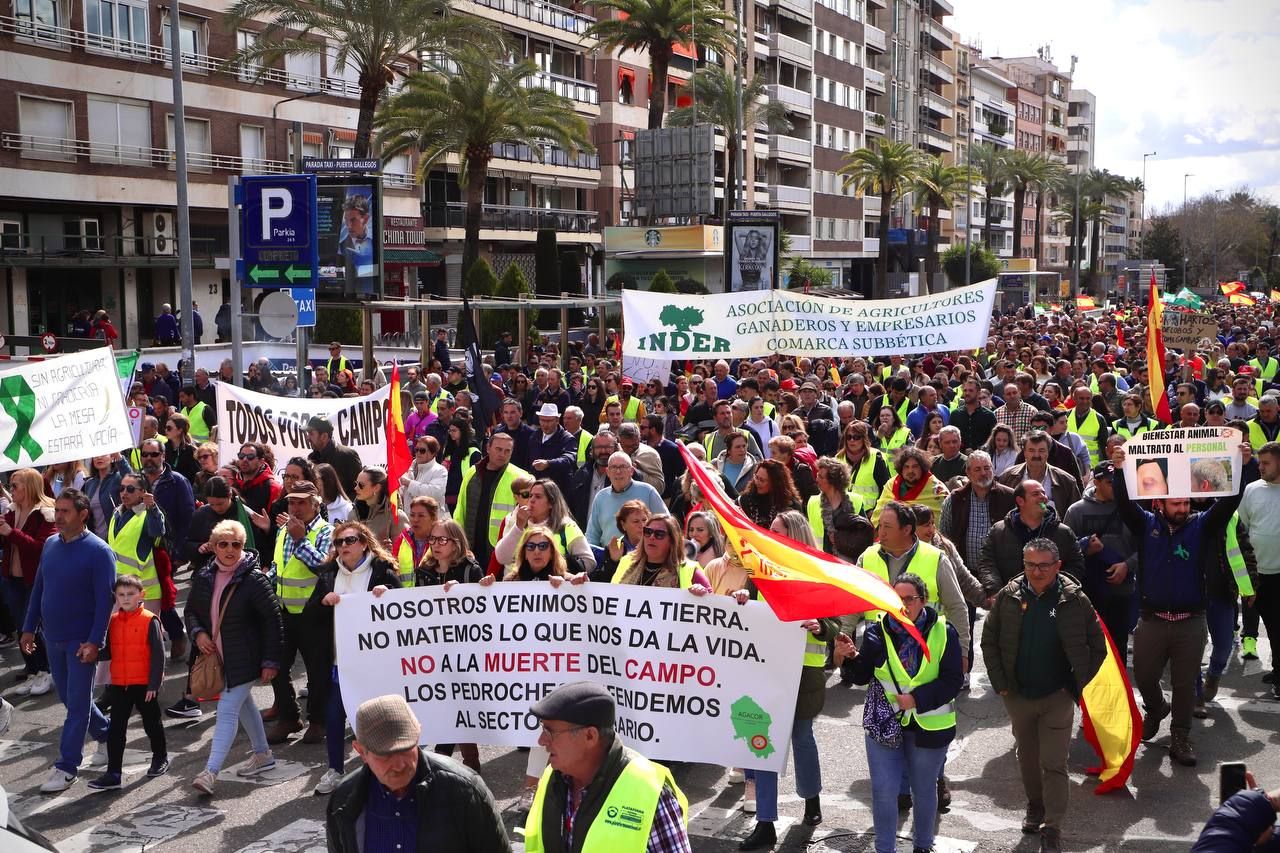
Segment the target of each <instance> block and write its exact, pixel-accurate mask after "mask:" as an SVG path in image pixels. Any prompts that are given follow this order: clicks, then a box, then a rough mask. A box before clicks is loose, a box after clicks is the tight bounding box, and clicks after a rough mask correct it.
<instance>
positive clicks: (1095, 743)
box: [1080, 618, 1142, 794]
mask: <svg viewBox="0 0 1280 853" xmlns="http://www.w3.org/2000/svg"><path fill="white" fill-rule="evenodd" d="M1098 627H1099V628H1100V629H1101V630H1102V635H1103V636H1104V637H1105V638H1106V640H1107V658H1106V660H1104V661H1103V662H1102V666H1101V667H1099V668H1098V671H1097V673H1095V674H1094V676H1093V678H1091V679H1090V680H1089V683H1088V684H1086V685H1085V686H1084V691H1083V692H1081V694H1080V711H1081V712H1082V713H1081V716H1082V718H1083V720H1084V739H1085V740H1086V741H1088V742H1089V745H1090V746H1092V747H1093V751H1094V752H1096V753H1097V754H1098V758H1099V759H1101V761H1102V766H1101V767H1092V768H1090V769H1089V771H1088V772H1089V775H1091V776H1097V777H1098V787H1096V788H1094V789H1093V792H1094V793H1095V794H1105V793H1107V792H1108V791H1114V790H1116V789H1118V788H1123V787H1124V784H1125V782H1127V781H1128V780H1129V774H1130V773H1132V772H1133V756H1134V753H1136V752H1137V751H1138V743H1139V742H1140V741H1141V740H1142V714H1141V713H1139V712H1138V703H1137V702H1135V701H1134V699H1133V688H1132V687H1131V686H1130V685H1129V676H1128V673H1126V672H1125V668H1124V665H1123V664H1122V663H1120V655H1119V654H1118V653H1117V652H1116V644H1115V643H1114V642H1113V641H1112V640H1111V635H1110V634H1109V633H1108V632H1107V626H1106V625H1104V624H1103V623H1102V619H1100V618H1099V619H1098Z"/></svg>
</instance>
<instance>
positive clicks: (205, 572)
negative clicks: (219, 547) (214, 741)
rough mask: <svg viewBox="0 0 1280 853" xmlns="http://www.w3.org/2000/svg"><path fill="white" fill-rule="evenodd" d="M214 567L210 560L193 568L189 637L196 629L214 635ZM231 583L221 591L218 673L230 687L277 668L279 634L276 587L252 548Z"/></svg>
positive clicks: (188, 621)
mask: <svg viewBox="0 0 1280 853" xmlns="http://www.w3.org/2000/svg"><path fill="white" fill-rule="evenodd" d="M213 571H214V568H213V565H212V564H210V565H207V566H205V567H204V568H202V569H200V570H199V571H197V572H196V573H195V577H194V579H193V580H192V582H191V595H190V597H189V598H188V599H187V609H186V612H185V613H184V614H183V617H184V620H185V622H186V624H187V632H188V633H189V634H191V636H192V637H195V635H196V634H198V633H199V632H201V631H204V632H205V633H206V634H208V635H209V636H210V637H212V636H213V618H212V615H211V613H212V609H213ZM231 582H232V583H234V584H235V585H236V586H235V588H234V589H231V587H230V584H228V589H231V594H230V595H227V592H226V591H225V590H224V591H223V597H224V601H223V605H222V606H223V608H224V609H225V611H226V613H225V615H224V616H223V617H222V632H221V633H222V672H223V675H224V676H225V677H226V680H227V687H229V688H230V687H235V686H237V685H239V684H244V683H246V682H249V681H256V680H257V679H258V676H259V675H261V674H262V670H263V668H264V667H272V668H274V667H276V666H277V665H278V664H279V662H280V654H281V647H280V641H281V637H282V635H283V633H284V626H283V624H282V623H281V621H280V606H279V604H278V603H277V602H276V594H275V590H273V589H272V588H271V582H270V581H269V580H267V576H266V575H264V574H263V573H262V572H261V570H260V569H259V567H258V554H257V552H255V551H245V552H244V559H242V560H241V561H240V565H239V566H238V567H237V568H236V570H235V574H234V575H233V576H232V580H231ZM194 645H195V644H194V643H193V644H192V646H193V650H194Z"/></svg>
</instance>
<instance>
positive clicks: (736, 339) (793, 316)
mask: <svg viewBox="0 0 1280 853" xmlns="http://www.w3.org/2000/svg"><path fill="white" fill-rule="evenodd" d="M995 293H996V279H994V278H993V279H990V280H988V281H984V282H981V283H980V284H974V285H971V286H969V287H961V288H956V289H955V290H948V291H947V292H946V293H938V294H933V295H931V296H914V297H910V298H908V299H877V300H875V301H870V300H862V299H831V298H828V297H824V296H806V295H804V294H803V293H799V292H796V291H790V290H758V291H748V292H743V293H718V294H712V295H709V296H696V295H687V294H679V293H663V294H655V293H648V292H646V291H639V290H624V291H622V318H623V322H624V324H625V325H626V336H625V337H624V338H623V342H622V354H623V355H624V356H636V357H639V358H677V359H684V358H690V357H692V358H701V357H711V358H751V357H753V356H760V355H768V354H770V353H802V354H804V355H806V356H810V357H822V356H826V357H831V356H837V357H840V356H846V355H864V356H870V355H908V354H912V353H920V352H939V351H942V350H965V349H979V348H981V347H983V346H985V345H986V343H987V331H988V329H989V327H990V325H991V310H992V308H993V307H994V304H995Z"/></svg>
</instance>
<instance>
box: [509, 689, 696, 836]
mask: <svg viewBox="0 0 1280 853" xmlns="http://www.w3.org/2000/svg"><path fill="white" fill-rule="evenodd" d="M530 710H531V711H532V713H533V714H534V715H535V716H536V717H537V718H538V719H539V720H541V721H542V733H541V734H540V735H539V737H538V745H539V746H541V747H542V748H543V749H545V750H546V751H547V765H548V766H547V769H546V771H545V772H544V773H543V774H542V778H541V780H539V782H538V788H537V791H536V793H535V794H534V797H533V805H532V807H531V808H530V809H529V817H528V820H527V821H526V823H525V829H524V849H525V850H526V851H527V853H560V851H565V852H566V853H567V851H570V850H581V851H597V850H599V851H606V850H607V851H609V853H646V851H663V853H680V851H687V850H689V849H690V846H689V835H688V829H687V824H688V821H689V801H688V800H687V799H686V798H685V795H684V793H683V792H682V791H681V790H680V788H679V787H678V786H677V785H676V783H675V780H674V779H673V778H672V777H671V773H670V772H669V771H668V770H667V768H666V767H663V766H662V765H661V764H657V763H655V762H653V761H650V760H649V759H647V758H645V757H644V756H643V755H641V754H640V753H638V752H636V751H635V750H632V749H631V748H629V747H626V746H623V745H622V742H621V741H620V740H619V739H618V737H617V734H616V733H615V732H614V728H613V726H614V719H615V715H616V709H615V706H614V701H613V695H612V694H611V693H609V691H608V690H606V689H605V688H604V687H603V686H601V685H599V684H593V683H591V682H585V681H579V682H573V683H570V684H565V685H562V686H560V687H558V688H556V689H555V690H553V691H552V692H550V693H548V694H547V695H546V697H544V698H543V699H542V700H541V701H540V702H537V703H536V704H534V706H533V707H532V708H531V709H530ZM620 813H621V814H623V815H625V817H626V819H625V820H623V819H614V816H615V815H618V814H620Z"/></svg>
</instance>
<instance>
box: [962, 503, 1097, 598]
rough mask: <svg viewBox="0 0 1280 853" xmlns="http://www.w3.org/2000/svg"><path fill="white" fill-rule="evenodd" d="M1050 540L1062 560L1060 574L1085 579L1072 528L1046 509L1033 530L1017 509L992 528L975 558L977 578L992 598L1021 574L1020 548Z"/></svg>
mask: <svg viewBox="0 0 1280 853" xmlns="http://www.w3.org/2000/svg"><path fill="white" fill-rule="evenodd" d="M1039 538H1045V539H1051V540H1053V543H1054V544H1055V545H1057V546H1058V556H1059V557H1060V558H1061V559H1062V573H1063V574H1064V575H1070V576H1071V577H1072V578H1074V579H1076V580H1079V579H1081V578H1083V577H1084V555H1082V554H1081V553H1080V546H1079V545H1078V544H1077V543H1076V535H1075V534H1074V533H1072V532H1071V528H1070V527H1067V526H1066V525H1065V524H1061V523H1059V521H1058V515H1057V513H1055V512H1054V511H1053V510H1052V509H1049V510H1048V511H1047V512H1046V513H1045V516H1044V521H1042V522H1041V523H1040V526H1039V527H1037V528H1036V529H1035V530H1031V529H1030V528H1028V527H1027V525H1026V524H1024V523H1023V522H1022V516H1021V515H1020V514H1019V513H1018V511H1017V510H1016V509H1014V510H1010V511H1009V514H1008V515H1006V516H1005V517H1004V518H1002V519H1001V520H1000V521H997V522H996V523H995V524H993V525H992V526H991V532H990V533H989V534H987V538H986V540H985V541H984V542H983V543H982V552H981V553H980V554H979V555H978V566H977V569H978V570H977V572H976V574H977V575H978V579H979V580H981V581H982V585H983V586H984V587H985V588H986V590H987V592H989V593H991V594H992V595H994V594H995V593H996V591H997V590H999V589H1000V588H1001V587H1002V586H1004V585H1005V584H1007V583H1009V581H1011V580H1013V579H1014V578H1016V577H1018V576H1019V575H1021V574H1022V548H1023V546H1024V545H1026V544H1027V543H1028V542H1030V541H1031V540H1032V539H1039Z"/></svg>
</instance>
